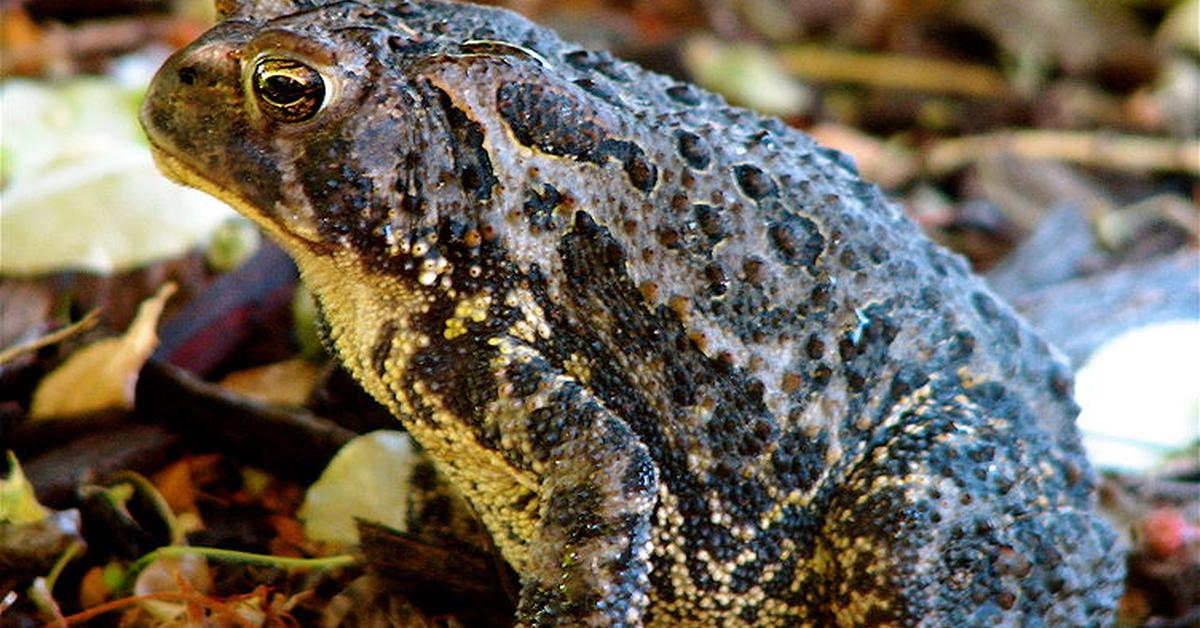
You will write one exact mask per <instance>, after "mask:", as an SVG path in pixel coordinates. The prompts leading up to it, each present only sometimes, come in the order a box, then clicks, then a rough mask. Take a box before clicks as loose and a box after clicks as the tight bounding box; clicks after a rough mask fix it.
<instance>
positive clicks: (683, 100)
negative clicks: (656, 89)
mask: <svg viewBox="0 0 1200 628" xmlns="http://www.w3.org/2000/svg"><path fill="white" fill-rule="evenodd" d="M667 97H669V98H670V99H671V100H674V101H675V102H677V103H680V104H683V105H688V106H690V107H695V106H696V105H699V104H700V102H701V96H700V91H699V90H697V89H696V88H695V87H694V86H692V85H689V84H687V83H680V84H678V85H672V86H671V87H668V88H667Z"/></svg>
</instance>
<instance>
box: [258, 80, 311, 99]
mask: <svg viewBox="0 0 1200 628" xmlns="http://www.w3.org/2000/svg"><path fill="white" fill-rule="evenodd" d="M266 88H267V91H268V92H269V93H270V94H271V99H272V100H274V101H275V102H278V103H291V102H296V101H297V100H300V99H301V98H304V97H305V96H306V95H308V94H309V93H310V92H312V89H313V87H312V85H309V84H305V83H302V82H300V81H297V80H296V79H295V78H292V77H290V76H287V75H282V74H275V75H272V76H268V77H267V80H266Z"/></svg>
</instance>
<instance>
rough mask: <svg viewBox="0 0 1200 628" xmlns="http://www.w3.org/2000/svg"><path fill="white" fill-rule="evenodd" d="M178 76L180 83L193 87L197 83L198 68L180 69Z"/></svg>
mask: <svg viewBox="0 0 1200 628" xmlns="http://www.w3.org/2000/svg"><path fill="white" fill-rule="evenodd" d="M177 74H178V76H179V82H180V83H183V84H184V85H191V84H193V83H195V82H196V75H197V74H198V73H197V72H196V68H194V67H192V66H185V67H182V68H179V72H178V73H177Z"/></svg>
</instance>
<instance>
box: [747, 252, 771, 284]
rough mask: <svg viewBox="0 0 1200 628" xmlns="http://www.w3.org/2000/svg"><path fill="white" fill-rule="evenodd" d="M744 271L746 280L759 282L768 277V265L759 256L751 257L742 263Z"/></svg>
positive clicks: (753, 282) (754, 282)
mask: <svg viewBox="0 0 1200 628" xmlns="http://www.w3.org/2000/svg"><path fill="white" fill-rule="evenodd" d="M742 273H743V274H745V276H746V281H748V282H750V283H752V284H759V283H762V282H763V280H764V279H766V278H767V265H766V263H765V262H763V261H762V260H761V259H758V258H757V257H750V258H747V259H746V261H745V262H743V263H742Z"/></svg>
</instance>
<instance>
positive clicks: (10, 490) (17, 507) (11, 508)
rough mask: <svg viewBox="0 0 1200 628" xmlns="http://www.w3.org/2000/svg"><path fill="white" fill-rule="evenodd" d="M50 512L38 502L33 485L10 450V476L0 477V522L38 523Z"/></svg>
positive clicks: (16, 523) (17, 523)
mask: <svg viewBox="0 0 1200 628" xmlns="http://www.w3.org/2000/svg"><path fill="white" fill-rule="evenodd" d="M48 514H50V511H49V510H46V507H45V506H43V505H41V504H40V503H38V500H37V497H36V496H35V495H34V494H33V485H32V484H30V483H29V480H27V479H26V478H25V473H24V472H23V471H21V465H20V463H18V462H17V457H16V456H15V455H13V452H11V451H10V452H8V477H0V523H2V524H14V525H20V524H24V523H37V522H38V521H41V520H42V519H45V518H46V515H48Z"/></svg>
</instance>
